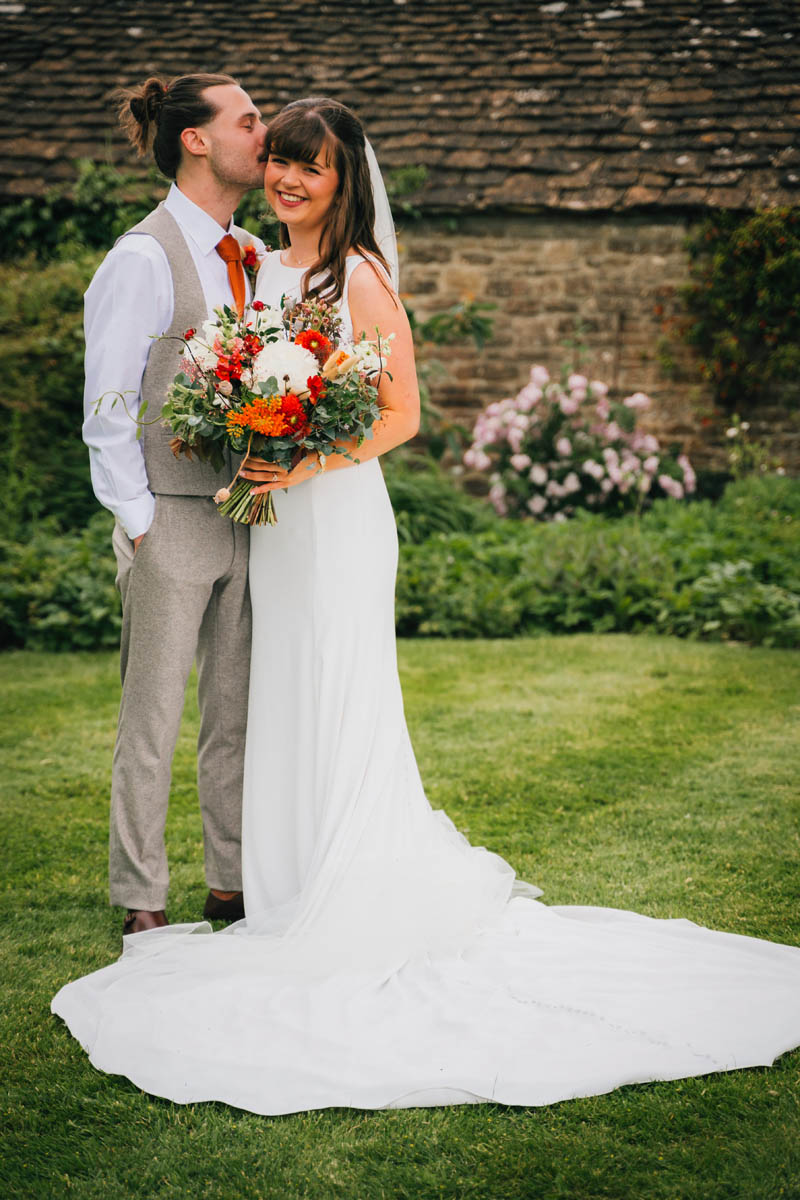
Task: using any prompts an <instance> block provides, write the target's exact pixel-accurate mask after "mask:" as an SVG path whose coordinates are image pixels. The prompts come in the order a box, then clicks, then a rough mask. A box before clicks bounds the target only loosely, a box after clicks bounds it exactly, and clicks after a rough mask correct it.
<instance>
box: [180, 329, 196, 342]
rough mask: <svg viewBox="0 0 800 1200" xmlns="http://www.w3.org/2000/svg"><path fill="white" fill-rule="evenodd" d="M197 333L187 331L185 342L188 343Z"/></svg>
mask: <svg viewBox="0 0 800 1200" xmlns="http://www.w3.org/2000/svg"><path fill="white" fill-rule="evenodd" d="M196 333H197V330H196V329H187V330H186V333H185V334H184V335H183V337H184V340H185V341H187V342H188V341H189V338H193V337H194V335H195V334H196Z"/></svg>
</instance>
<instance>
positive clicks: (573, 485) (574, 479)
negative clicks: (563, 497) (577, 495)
mask: <svg viewBox="0 0 800 1200" xmlns="http://www.w3.org/2000/svg"><path fill="white" fill-rule="evenodd" d="M580 490H581V481H580V479H579V478H578V476H577V475H576V474H575V472H574V471H570V473H569V475H567V477H566V479H565V480H564V491H565V492H566V493H567V495H568V496H570V495H572V493H573V492H579V491H580Z"/></svg>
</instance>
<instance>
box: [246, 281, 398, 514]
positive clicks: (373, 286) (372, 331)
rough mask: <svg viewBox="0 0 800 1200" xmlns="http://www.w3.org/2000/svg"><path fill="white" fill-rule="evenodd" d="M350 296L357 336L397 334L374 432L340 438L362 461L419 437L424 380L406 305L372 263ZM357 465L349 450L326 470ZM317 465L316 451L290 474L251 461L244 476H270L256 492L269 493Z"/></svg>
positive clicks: (334, 457)
mask: <svg viewBox="0 0 800 1200" xmlns="http://www.w3.org/2000/svg"><path fill="white" fill-rule="evenodd" d="M348 299H349V302H350V316H351V317H352V319H353V333H354V336H355V338H356V340H357V339H358V338H359V337H360V336H361V334H362V333H364V334H366V336H367V337H368V338H375V337H376V331H377V333H379V334H380V336H381V338H382V339H385V338H388V337H389V336H390V334H394V338H393V340H392V343H391V347H392V352H391V356H390V358H389V361H388V372H389V373H390V374H391V378H390V377H389V374H384V375H383V376H382V377H381V380H380V383H379V385H378V403H379V404H380V406H381V417H380V420H379V421H377V422H376V423H375V425H373V427H372V437H370V438H367V439H365V440H364V441H363V442H362V443H361V445H360V446H359V445H357V443H356V442H355V441H353V442H348V443H344V442H343V443H341V447H342V449H343V450H347V451H349V452H350V453H351V454H353V455H354V457H355V458H357V459H358V460H359V462H366V461H367V460H368V459H370V458H377V457H378V455H379V454H385V453H386V452H387V450H393V449H394V448H395V446H400V445H402V443H403V442H407V441H408V440H409V438H412V437H414V435H415V434H416V432H417V430H418V429H419V385H418V384H417V372H416V369H415V366H414V345H413V341H412V337H411V327H410V325H409V323H408V317H407V316H406V313H405V309H404V308H403V306H402V304H401V303H400V301H399V299H398V298H397V296H396V295H395V293H394V292H391V291H387V289H386V288H385V287H384V285H383V284H382V283H381V281H380V279H379V278H378V276H377V275H376V273H375V271H374V270H373V269H372V267H370V266H369V264H368V263H362V264H361V265H360V266H358V267H356V269H355V270H354V271H353V274H352V276H351V278H350V285H349V295H348ZM354 465H355V463H354V462H353V459H351V458H347V457H346V456H345V455H344V454H329V455H328V456H327V458H326V463H325V469H326V470H328V471H332V470H333V471H335V470H339V469H341V468H342V467H352V466H354ZM318 470H319V461H318V459H317V455H316V454H307V455H305V456H304V457H303V458H302V459H301V460H300V462H299V463H298V464H297V466H296V467H294V469H293V470H291V471H289V472H288V473H284V472H279V471H278V470H277V469H276V468H274V467H273V466H271V465H270V466H268V467H265V466H264V465H263V464H259V465H258V466H255V465H254V466H253V467H252V468H250V467H249V464H248V468H247V469H246V470H243V471H242V475H244V476H245V477H246V478H248V479H252V480H253V481H254V482H255V481H259V480H264V479H265V478H266V477H270V482H269V483H266V482H265V483H262V485H261V486H260V487H256V488H254V491H256V492H267V491H272V490H273V489H275V488H285V487H291V486H292V485H293V484H295V483H303V482H304V480H306V479H310V478H311V475H312V474H314V473H315V472H316V471H318ZM273 474H278V478H277V480H275V481H272V479H271V476H272V475H273Z"/></svg>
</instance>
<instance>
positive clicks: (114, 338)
mask: <svg viewBox="0 0 800 1200" xmlns="http://www.w3.org/2000/svg"><path fill="white" fill-rule="evenodd" d="M172 311H173V294H172V274H171V271H170V269H169V264H168V262H167V258H166V255H165V254H164V251H163V250H162V248H161V246H160V245H159V244H158V242H156V240H155V239H154V238H152V237H149V236H148V235H147V234H130V235H129V236H127V237H125V238H123V239H122V240H121V241H120V242H119V243H118V244H117V245H116V246H115V247H114V248H113V250H111V251H110V252H109V254H108V255H107V256H106V258H105V259H104V260H103V262H102V263H101V265H100V267H99V268H98V270H97V272H96V274H95V276H94V278H93V279H92V282H91V283H90V285H89V288H88V290H87V292H86V296H85V309H84V331H85V335H86V359H85V371H86V384H85V389H84V422H83V440H84V442H85V443H86V445H87V446H88V447H89V463H90V469H91V477H92V487H93V488H94V493H95V495H96V497H97V499H98V500H99V501H100V503H101V504H102V505H104V506H105V507H106V508H108V509H110V510H111V512H112V513H114V515H115V517H117V518H118V520H119V521H120V523H121V525H122V527H123V529H124V530H125V532H126V533H127V534H128V536H129V537H130V538H135V537H138V536H139V534H142V533H146V532H147V530H148V529H149V527H150V523H151V521H152V519H153V511H154V507H155V501H154V498H153V494H152V492H151V491H150V488H149V486H148V482H147V471H146V470H145V464H144V454H143V452H142V445H141V441H140V439H139V432H138V427H137V425H136V420H137V418H138V416H139V413H140V409H141V404H142V398H141V384H142V375H143V374H144V369H145V366H146V365H147V356H148V354H149V353H150V347H151V345H152V340H153V337H154V336H157V335H159V334H161V333H164V332H165V331H166V330H167V329H168V328H169V325H170V323H171V321H172ZM120 393H121V394H122V397H123V399H124V403H123V399H120ZM101 397H102V400H101ZM115 400H116V403H115ZM98 401H100V403H99V404H98ZM144 419H145V420H146V419H147V414H146V413H145V415H144Z"/></svg>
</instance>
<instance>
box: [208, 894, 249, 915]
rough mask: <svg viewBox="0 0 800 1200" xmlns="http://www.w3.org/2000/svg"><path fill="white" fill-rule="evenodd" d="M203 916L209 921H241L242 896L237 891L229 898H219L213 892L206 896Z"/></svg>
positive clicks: (242, 913)
mask: <svg viewBox="0 0 800 1200" xmlns="http://www.w3.org/2000/svg"><path fill="white" fill-rule="evenodd" d="M203 916H204V917H207V918H208V920H209V921H241V920H242V918H243V917H244V896H243V895H242V893H241V892H237V893H236V895H235V896H231V898H230V900H221V899H220V898H219V896H215V895H214V893H213V892H209V893H208V895H207V896H206V902H205V906H204V907H203Z"/></svg>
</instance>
